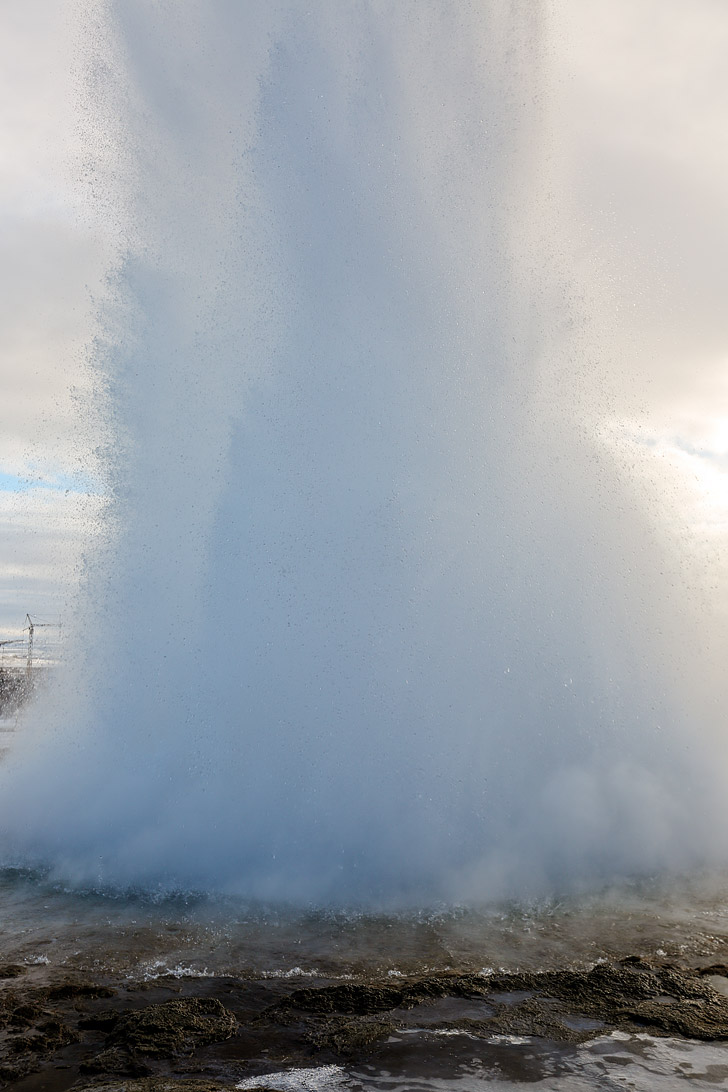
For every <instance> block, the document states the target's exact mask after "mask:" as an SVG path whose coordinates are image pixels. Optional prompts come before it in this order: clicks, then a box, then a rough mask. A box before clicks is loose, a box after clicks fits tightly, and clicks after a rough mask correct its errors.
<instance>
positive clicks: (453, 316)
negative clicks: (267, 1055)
mask: <svg viewBox="0 0 728 1092" xmlns="http://www.w3.org/2000/svg"><path fill="white" fill-rule="evenodd" d="M87 33H88V36H89V44H87V50H88V65H87V69H88V73H89V76H88V82H89V93H88V104H87V107H86V111H87V113H86V124H87V125H88V127H89V131H90V133H91V136H92V143H93V147H94V151H93V158H94V164H95V169H96V172H97V178H98V182H97V183H96V189H95V195H94V200H95V201H96V203H97V205H98V206H99V207H101V208H103V209H105V210H107V213H108V215H109V216H110V217H111V218H112V219H113V222H114V224H115V227H116V230H117V233H118V238H119V252H118V262H117V265H116V268H115V269H114V271H113V273H112V274H111V275H110V278H109V291H108V296H107V299H106V301H105V303H104V304H103V307H102V308H101V309H100V311H101V313H100V316H99V322H100V326H101V329H102V336H101V337H100V339H99V344H98V346H97V349H96V357H97V363H98V369H99V377H100V383H99V386H100V388H102V389H103V397H104V399H105V403H104V404H105V406H106V409H107V412H108V419H109V442H108V446H109V453H108V456H107V466H108V474H109V479H110V484H111V494H112V499H111V501H110V507H109V513H108V518H109V527H110V531H109V541H108V545H107V547H106V548H105V549H104V550H103V551H102V556H98V557H96V558H94V559H92V560H91V562H90V563H89V571H88V573H87V577H86V581H85V590H84V593H83V598H82V602H81V605H80V608H79V614H80V615H82V616H83V619H84V626H85V634H84V635H83V636H81V634H79V635H78V637H77V647H78V649H79V657H78V658H79V664H78V665H77V666H76V668H75V669H72V668H71V666H69V667H68V669H67V672H66V680H65V684H64V686H63V688H62V691H61V692H60V693H56V694H54V695H52V696H51V699H49V700H48V701H47V703H46V708H42V707H39V708H38V709H37V710H36V721H37V723H36V724H35V725H34V726H33V727H32V728H30V727H29V728H28V730H27V731H26V732H25V734H24V736H23V738H22V739H21V740H20V741H19V744H18V746H17V748H16V753H15V754H14V755H13V756H12V760H9V761H8V762H6V763H5V764H4V766H3V767H2V769H0V778H1V781H2V784H1V786H0V787H1V789H2V792H1V801H0V827H2V830H3V831H4V834H3V841H4V844H5V846H6V850H5V855H6V856H7V855H9V854H10V855H12V854H15V855H16V856H21V857H24V858H28V857H30V858H33V859H41V860H43V861H49V862H51V864H52V866H53V867H54V869H55V870H56V872H57V874H58V875H60V876H63V877H66V878H71V879H72V880H75V881H77V882H82V883H111V884H122V885H123V884H141V885H150V884H151V885H156V884H162V885H172V886H174V885H178V886H179V885H181V886H185V887H193V888H211V889H221V890H226V891H232V892H238V893H242V894H245V895H249V896H254V897H261V898H276V899H285V900H290V901H294V902H297V901H298V902H300V901H307V900H313V901H317V902H329V901H333V902H339V903H347V902H361V901H364V902H371V901H404V902H410V901H421V900H437V899H445V900H482V899H487V898H489V897H494V896H499V895H502V894H504V893H505V894H513V893H517V894H518V893H520V894H523V893H525V892H527V891H532V890H536V891H537V890H541V889H543V888H544V887H553V886H556V887H561V886H565V885H568V884H571V883H573V882H574V881H575V880H576V881H584V880H586V881H588V880H589V879H590V878H594V877H603V876H611V875H615V874H619V873H624V872H630V871H634V870H637V871H640V870H655V869H664V868H682V867H685V866H689V865H691V864H694V863H698V862H699V861H705V860H715V859H717V858H719V856H720V845H721V839H722V838H723V836H724V833H725V819H726V816H725V808H724V807H723V805H722V803H721V795H722V794H721V792H720V778H719V776H718V771H717V769H716V768H715V767H716V764H715V762H714V760H713V759H714V756H715V753H716V752H715V746H716V743H715V733H716V730H717V718H716V716H715V714H714V713H713V712H711V710H712V709H713V708H714V707H715V703H716V702H717V697H718V694H719V691H718V690H717V689H716V686H715V683H714V678H715V675H716V670H715V663H716V661H715V657H714V654H713V652H711V648H710V647H709V642H708V640H707V638H705V637H704V636H703V634H702V629H701V627H702V624H703V623H702V618H701V615H700V609H701V603H702V600H701V599H700V594H699V591H698V590H696V586H695V585H692V584H691V585H690V587H689V588H688V592H687V593H686V594H682V593H681V592H680V589H678V590H677V591H674V590H672V584H673V583H674V582H675V581H677V582H678V584H679V583H680V581H683V584H685V582H686V580H687V577H686V576H685V569H684V566H683V562H682V561H681V559H680V558H679V556H678V555H677V554H676V553H675V552H674V551H673V549H672V547H671V545H670V543H669V541H668V539H667V538H666V536H665V535H664V526H663V524H664V520H663V517H662V516H661V515H659V514H658V515H655V514H654V513H653V512H652V511H651V510H650V506H649V505H650V503H652V502H653V501H654V498H647V497H646V493H645V490H644V488H643V487H641V486H640V485H639V484H638V483H636V481H633V480H630V479H629V478H628V477H626V475H625V473H624V471H623V468H622V467H621V465H620V460H619V455H618V452H616V453H615V450H614V449H613V448H610V447H608V445H607V444H606V443H604V442H603V440H602V439H601V438H600V437H601V435H602V432H603V431H604V430H603V424H604V421H605V420H606V419H607V418H608V417H609V414H610V406H611V403H610V398H611V394H610V384H611V383H612V379H611V378H610V374H609V366H608V363H607V361H606V357H607V355H608V350H607V349H606V348H605V347H604V346H601V345H598V344H596V340H597V339H596V336H595V333H594V330H595V329H596V325H595V324H593V323H592V321H591V316H590V314H589V309H588V308H587V307H586V306H585V305H584V304H583V303H580V302H579V299H580V292H579V290H578V286H575V285H573V284H572V283H571V281H570V277H569V274H568V270H569V264H570V258H569V254H570V250H569V248H570V247H571V246H573V245H574V234H573V231H572V228H571V225H570V224H569V209H568V194H567V193H565V192H564V191H563V188H562V180H561V179H560V178H559V166H558V155H557V154H556V153H555V151H554V148H555V144H554V141H555V140H556V137H555V130H554V119H553V118H552V116H551V114H550V111H549V106H548V101H549V83H550V72H549V38H548V35H549V29H548V24H547V20H546V18H545V16H544V14H543V12H542V10H541V5H539V4H535V3H533V2H532V0H528V2H526V0H524V2H523V3H515V4H513V3H507V2H506V0H503V2H496V3H494V4H489V5H487V6H485V8H484V7H483V6H482V5H472V6H471V5H463V4H459V5H456V6H453V5H449V4H442V3H438V2H436V0H426V2H423V0H418V2H417V3H414V2H409V0H406V2H403V3H398V4H396V5H390V4H386V3H379V2H375V0H371V2H366V3H363V4H357V5H345V6H344V7H342V6H341V5H337V4H334V3H330V2H328V0H323V2H319V3H317V4H316V5H314V7H313V9H312V10H311V11H308V10H304V7H303V6H302V5H299V4H296V3H292V2H285V0H277V2H271V3H268V4H265V5H240V4H238V3H235V2H233V0H229V2H225V0H214V2H210V0H205V2H204V3H202V2H201V0H200V2H199V3H196V2H194V0H184V2H183V3H179V4H175V5H173V6H166V5H161V4H160V5H148V4H143V3H137V2H131V3H130V2H128V0H124V3H120V2H116V0H109V2H108V3H107V4H106V5H105V8H104V13H103V17H102V19H101V21H100V23H99V24H98V25H96V26H95V27H94V26H91V27H89V29H88V31H87ZM600 361H602V363H600ZM648 500H649V503H648ZM668 517H669V514H668ZM89 619H92V621H89ZM696 798H697V801H696Z"/></svg>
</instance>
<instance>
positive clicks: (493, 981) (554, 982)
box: [0, 956, 728, 1092]
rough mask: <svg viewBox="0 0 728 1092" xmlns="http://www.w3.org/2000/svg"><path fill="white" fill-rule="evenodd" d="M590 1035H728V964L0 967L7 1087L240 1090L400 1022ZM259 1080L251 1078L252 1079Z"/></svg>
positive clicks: (317, 1061) (364, 1047)
mask: <svg viewBox="0 0 728 1092" xmlns="http://www.w3.org/2000/svg"><path fill="white" fill-rule="evenodd" d="M423 1027H425V1028H428V1029H436V1028H438V1029H448V1028H449V1029H463V1030H467V1031H468V1032H469V1033H470V1034H471V1035H473V1036H475V1037H482V1038H484V1039H487V1038H489V1037H493V1036H497V1035H519V1036H523V1035H526V1036H537V1037H542V1038H543V1039H546V1040H549V1041H551V1042H553V1043H564V1044H568V1043H580V1042H585V1041H586V1040H588V1039H590V1038H593V1037H594V1036H596V1035H603V1034H605V1033H607V1032H609V1031H612V1030H617V1029H619V1030H622V1031H629V1032H648V1033H649V1034H651V1035H653V1036H679V1037H684V1038H689V1039H698V1040H703V1041H721V1040H728V966H725V965H722V964H720V965H713V966H708V967H701V968H689V967H679V966H676V965H674V964H670V963H668V962H667V961H664V962H661V963H656V962H646V961H645V960H643V959H641V958H640V957H638V956H629V957H627V958H626V959H623V960H621V961H619V962H616V963H600V964H598V965H597V966H595V967H593V968H592V969H590V970H584V971H578V970H561V971H558V970H557V971H544V972H541V973H536V974H525V973H524V974H499V975H490V976H488V977H484V976H482V975H473V974H439V975H433V976H420V977H413V978H398V979H396V980H391V979H387V980H385V981H371V980H369V981H360V980H351V981H346V982H337V983H331V982H327V981H326V980H321V981H320V982H316V983H315V984H310V982H309V983H308V984H306V985H305V986H302V985H301V982H300V981H299V982H296V981H293V980H285V981H282V980H271V979H267V980H242V979H236V978H213V977H210V978H188V979H176V978H171V977H170V978H162V979H157V980H155V981H154V982H151V983H148V982H140V983H129V982H123V983H121V982H118V981H116V982H115V981H112V980H108V981H107V980H104V981H89V980H81V979H72V980H70V979H63V980H58V981H50V982H49V983H48V984H44V985H37V984H32V983H31V982H28V981H27V968H25V967H24V966H21V965H14V964H10V965H5V966H0V1085H1V1086H2V1087H5V1088H8V1089H12V1090H15V1089H17V1090H18V1092H20V1090H21V1089H22V1090H23V1092H45V1090H48V1092H63V1090H65V1089H67V1088H70V1087H71V1086H73V1087H74V1088H79V1089H81V1088H94V1089H98V1090H100V1089H105V1090H106V1092H112V1090H113V1092H121V1090H122V1089H124V1090H129V1092H172V1090H173V1089H174V1088H175V1087H176V1085H177V1082H179V1081H184V1082H185V1083H184V1090H185V1092H212V1090H213V1089H216V1088H220V1087H227V1088H229V1087H230V1086H231V1085H233V1084H234V1083H235V1082H236V1081H240V1080H242V1079H243V1078H246V1079H250V1078H255V1077H256V1076H257V1075H264V1074H266V1073H271V1072H275V1071H280V1070H281V1069H284V1068H287V1067H294V1066H296V1067H297V1066H301V1067H306V1066H313V1065H326V1064H332V1063H337V1064H349V1063H360V1062H362V1061H373V1062H374V1063H375V1064H376V1057H377V1051H378V1049H379V1048H380V1047H381V1044H383V1043H384V1042H386V1041H387V1040H388V1039H390V1037H391V1036H392V1035H396V1034H397V1033H398V1032H401V1031H402V1030H403V1029H412V1028H423ZM248 1087H250V1086H248Z"/></svg>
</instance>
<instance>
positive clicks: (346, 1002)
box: [279, 982, 404, 1015]
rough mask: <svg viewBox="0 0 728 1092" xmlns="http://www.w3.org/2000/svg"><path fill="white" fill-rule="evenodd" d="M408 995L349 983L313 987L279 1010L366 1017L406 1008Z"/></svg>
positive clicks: (287, 1000)
mask: <svg viewBox="0 0 728 1092" xmlns="http://www.w3.org/2000/svg"><path fill="white" fill-rule="evenodd" d="M403 1002H404V993H403V991H402V990H401V989H397V988H396V987H393V986H363V985H358V984H356V983H353V982H352V983H350V982H347V983H346V984H345V985H343V986H324V987H319V988H318V989H317V988H316V987H310V988H305V989H302V990H296V991H295V992H294V993H292V994H291V995H290V997H287V998H285V1000H284V1001H282V1002H281V1004H280V1006H279V1008H281V1009H287V1008H295V1009H302V1010H303V1011H304V1012H320V1013H330V1012H350V1013H358V1014H360V1015H365V1014H368V1013H374V1012H388V1011H389V1010H390V1009H395V1008H397V1006H398V1005H401V1004H403Z"/></svg>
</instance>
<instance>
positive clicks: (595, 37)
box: [0, 0, 728, 638]
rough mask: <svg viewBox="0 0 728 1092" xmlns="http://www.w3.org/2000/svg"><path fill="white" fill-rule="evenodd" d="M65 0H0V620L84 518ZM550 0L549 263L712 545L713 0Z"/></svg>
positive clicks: (87, 500)
mask: <svg viewBox="0 0 728 1092" xmlns="http://www.w3.org/2000/svg"><path fill="white" fill-rule="evenodd" d="M89 7H90V8H91V9H93V8H94V4H93V3H91V4H89ZM74 8H75V6H74V5H73V4H71V3H65V2H64V0H5V2H4V3H3V5H2V8H1V10H0V224H1V227H2V240H3V246H2V254H3V262H2V266H1V267H0V278H1V281H0V315H1V319H0V392H1V394H0V638H2V636H3V634H5V633H7V634H8V635H10V634H11V631H13V630H14V629H15V628H16V627H17V626H19V625H21V624H22V620H23V618H24V616H25V613H26V611H29V612H30V613H31V614H34V615H36V616H37V617H44V618H45V617H55V616H57V615H59V614H60V613H62V611H63V609H64V605H65V603H66V602H67V598H68V594H69V590H70V589H72V587H73V584H74V581H75V578H76V574H77V573H78V571H79V567H80V564H81V558H82V554H83V551H84V550H85V549H88V548H89V543H90V542H91V540H92V537H93V535H94V533H95V532H96V530H97V529H98V523H97V521H96V514H97V512H98V510H99V505H100V492H101V490H102V485H101V484H100V480H99V476H98V467H96V466H95V464H94V459H93V454H92V453H93V450H94V448H95V447H96V445H97V444H98V442H99V434H98V428H97V426H96V425H95V424H94V417H93V414H92V413H91V410H90V408H89V405H90V403H89V398H90V390H91V386H92V370H91V369H90V368H89V354H90V343H91V340H92V337H93V303H92V300H93V296H94V295H98V293H99V291H100V288H101V285H102V281H103V275H104V270H105V268H106V266H107V264H108V262H109V260H110V255H111V254H112V253H113V240H112V239H111V238H110V231H109V230H107V229H106V228H105V226H104V224H103V223H100V222H97V221H96V220H95V219H94V212H93V209H92V208H91V206H90V204H89V203H88V202H87V201H86V197H85V191H84V182H83V169H84V162H83V150H82V148H81V147H80V145H79V136H78V132H79V110H80V109H81V107H80V105H79V104H80V102H81V101H82V100H81V97H80V95H79V87H80V77H79V49H78V41H77V35H78V34H79V23H78V21H75V22H74V18H73V12H74ZM553 8H554V12H555V35H554V45H553V50H552V62H553V71H554V75H555V80H554V94H555V96H556V102H557V106H558V113H557V117H558V132H559V141H560V153H559V154H560V155H561V156H562V157H563V171H564V177H565V179H566V184H568V186H569V187H570V189H571V191H572V193H571V196H570V200H572V201H573V205H574V216H575V221H576V222H577V224H578V231H577V232H575V236H577V235H578V237H579V239H580V240H581V242H580V245H579V246H578V247H577V249H576V250H575V253H574V254H573V255H570V256H569V259H568V260H569V264H570V267H572V268H573V269H574V270H575V271H576V273H577V274H578V276H579V278H580V279H581V280H582V282H583V284H584V287H585V293H586V295H587V297H589V298H592V299H594V300H596V301H599V305H600V306H602V307H604V306H606V309H607V310H609V311H611V313H612V317H613V313H614V311H615V309H616V310H617V311H618V313H619V319H620V321H619V329H620V331H621V334H620V335H619V336H618V338H617V341H616V343H615V342H614V341H613V342H612V343H611V344H610V345H609V346H605V354H606V356H607V357H608V358H609V359H610V360H611V361H612V362H613V363H614V367H615V368H616V369H617V370H618V371H619V370H620V369H621V370H622V373H623V383H622V387H621V389H622V391H623V394H624V398H623V399H622V400H621V401H619V400H618V402H617V404H616V409H615V420H614V421H613V422H611V423H610V424H611V425H612V426H613V427H614V428H615V430H616V432H617V433H619V434H620V435H621V436H622V438H623V440H624V439H625V438H626V442H634V443H635V444H637V445H638V446H641V447H642V448H644V449H646V450H649V452H650V458H651V459H652V465H653V467H657V468H658V471H659V472H660V473H664V474H665V476H666V479H668V478H669V479H670V481H673V479H674V475H675V473H677V472H678V471H679V472H680V473H681V474H682V475H683V477H682V479H681V480H682V481H683V482H684V483H686V484H685V490H686V492H685V496H686V505H687V506H688V507H690V506H691V505H692V504H693V503H694V504H695V505H696V507H695V508H694V510H693V509H692V508H691V510H690V514H689V516H686V518H689V520H690V521H691V522H692V523H693V524H694V525H697V524H701V526H702V527H703V530H704V531H705V533H706V534H708V535H710V536H712V537H713V539H715V540H719V541H720V542H721V543H722V542H723V541H724V539H725V535H726V534H727V533H728V522H727V520H726V516H727V514H728V484H726V483H727V482H728V307H726V299H727V298H728V293H727V291H726V290H727V289H728V283H727V281H728V277H727V276H726V263H727V260H726V255H728V141H726V139H725V129H726V124H727V122H728V65H726V63H725V58H726V57H727V56H728V6H727V5H726V4H725V2H724V0H689V2H688V0H612V2H611V3H609V4H605V3H604V2H603V0H556V2H555V4H554V5H553ZM605 300H606V301H608V302H607V303H606V305H605ZM609 325H610V327H611V328H613V323H611V324H609ZM681 488H682V487H681ZM690 498H692V499H690ZM686 511H687V509H686Z"/></svg>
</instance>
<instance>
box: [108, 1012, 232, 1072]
mask: <svg viewBox="0 0 728 1092" xmlns="http://www.w3.org/2000/svg"><path fill="white" fill-rule="evenodd" d="M237 1026H238V1025H237V1020H236V1019H235V1017H234V1016H233V1014H232V1013H231V1012H230V1011H229V1010H228V1009H226V1008H225V1006H224V1005H223V1004H222V1002H221V1001H218V999H217V998H215V997H205V998H188V999H186V1000H175V1001H165V1002H164V1003H163V1004H161V1005H148V1006H147V1007H146V1008H143V1009H137V1010H135V1011H131V1012H124V1013H122V1014H121V1015H120V1016H119V1018H118V1020H117V1021H116V1022H115V1024H114V1026H113V1028H112V1030H111V1032H110V1033H109V1035H108V1037H107V1040H106V1044H107V1046H108V1047H118V1048H120V1049H123V1050H127V1051H129V1052H130V1053H132V1054H144V1055H149V1056H156V1057H163V1058H164V1057H173V1056H175V1055H177V1054H191V1053H193V1052H194V1051H195V1050H197V1049H199V1048H200V1047H203V1046H207V1044H208V1043H217V1042H220V1041H221V1040H223V1039H229V1038H230V1037H231V1036H232V1035H234V1034H235V1032H236V1030H237Z"/></svg>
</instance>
